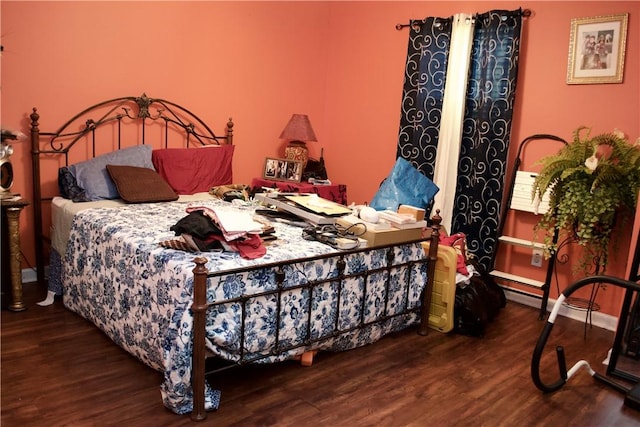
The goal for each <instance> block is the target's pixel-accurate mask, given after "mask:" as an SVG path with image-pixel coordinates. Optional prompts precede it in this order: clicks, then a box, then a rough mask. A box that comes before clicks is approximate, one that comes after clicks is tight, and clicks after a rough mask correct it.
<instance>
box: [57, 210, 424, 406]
mask: <svg viewBox="0 0 640 427" xmlns="http://www.w3.org/2000/svg"><path fill="white" fill-rule="evenodd" d="M191 204H192V205H193V204H194V203H191ZM195 204H196V205H198V206H208V207H214V206H230V204H228V203H226V202H222V201H217V200H214V201H204V202H197V203H195ZM187 206H189V204H188V203H184V202H172V203H162V204H139V205H127V206H124V207H119V208H93V209H87V210H84V211H81V212H79V213H78V214H76V215H75V217H74V220H73V225H72V227H71V233H70V237H69V242H68V245H67V251H66V253H65V256H64V258H65V259H64V261H65V262H64V267H63V271H62V282H63V284H64V298H63V300H64V304H65V305H66V307H67V308H68V309H70V310H72V311H74V312H76V313H78V314H80V315H81V316H83V317H85V318H86V319H88V320H90V321H91V322H93V323H94V324H95V325H96V326H98V327H99V328H100V329H101V330H102V331H104V332H105V333H106V334H107V335H108V336H109V337H110V338H111V339H112V340H113V341H114V342H115V343H117V344H118V345H119V346H121V347H122V348H124V349H125V350H126V351H128V352H129V353H131V354H132V355H134V356H136V357H137V358H138V359H140V360H141V361H142V362H144V363H145V364H146V365H148V366H150V367H152V368H154V369H156V370H159V371H161V372H163V373H164V382H163V384H162V385H161V392H162V398H163V402H164V404H165V406H166V407H168V408H169V409H171V410H172V411H174V412H176V413H180V414H182V413H188V412H190V411H191V410H192V406H193V405H192V403H193V401H192V397H193V396H192V390H191V386H190V383H191V355H192V348H193V346H192V325H193V317H192V313H191V310H190V307H191V304H192V295H193V292H192V291H193V273H192V270H193V268H194V266H195V264H194V262H193V259H194V258H195V256H196V255H197V256H203V257H205V258H207V260H208V262H207V268H208V269H209V271H212V272H225V271H228V270H234V269H238V268H246V267H251V266H256V265H263V264H269V263H273V262H279V261H285V260H292V259H300V258H304V257H312V256H315V255H322V254H331V253H335V254H336V257H329V258H325V259H321V260H314V261H301V262H297V263H295V264H293V265H288V266H287V267H286V268H285V282H284V288H285V290H284V291H283V292H282V295H281V297H280V306H279V307H280V308H279V310H280V315H276V312H277V311H278V308H277V307H278V306H277V300H278V297H277V296H274V295H271V294H267V295H263V296H256V297H255V298H250V299H249V303H248V309H247V311H246V313H245V314H244V317H245V333H244V341H243V342H240V337H241V336H242V334H241V333H240V326H241V317H242V314H241V313H242V312H241V309H240V307H239V304H238V303H224V301H225V300H228V299H231V298H235V297H239V296H243V295H255V294H258V293H261V292H264V291H266V290H270V289H274V288H275V286H276V285H275V283H274V280H273V277H274V274H273V271H272V269H259V270H252V271H250V272H244V273H242V272H240V273H238V272H234V273H233V274H221V275H220V276H217V277H213V278H210V279H209V281H208V290H207V298H208V300H209V301H210V302H220V301H222V303H220V304H219V305H215V306H213V307H212V308H211V309H210V310H209V311H208V314H207V328H206V335H207V346H208V348H209V349H210V350H211V351H212V352H214V353H215V354H216V355H218V356H220V357H222V358H225V359H228V360H231V361H239V359H240V358H241V357H242V358H244V359H245V360H244V361H246V360H247V358H256V357H260V355H265V354H266V355H269V354H273V353H272V352H271V353H270V351H272V349H273V346H274V344H275V341H276V339H275V337H274V333H273V332H274V331H275V328H276V323H278V322H279V323H280V328H281V329H280V333H279V336H278V340H277V341H278V343H279V344H278V345H279V346H282V345H283V344H285V345H293V346H295V345H296V344H301V343H304V342H309V340H311V341H312V342H313V343H314V344H313V345H307V346H304V345H303V346H302V347H299V348H297V349H293V350H288V351H285V352H283V353H280V354H277V355H276V356H270V357H266V358H263V359H261V360H260V361H261V362H275V361H279V360H285V359H288V358H291V357H293V356H295V355H297V354H300V353H302V352H303V351H305V350H310V349H327V350H344V349H348V348H354V347H358V346H362V345H365V344H368V343H371V342H374V341H376V340H378V339H379V338H381V337H382V336H384V335H385V334H386V333H389V332H391V331H395V330H399V329H402V328H405V327H407V326H409V325H412V324H415V323H416V322H417V321H418V316H417V315H416V314H409V315H406V316H402V317H397V318H391V319H389V320H388V321H385V322H382V323H381V324H371V325H369V323H370V322H372V321H374V320H376V319H378V318H381V317H382V316H387V315H388V314H389V313H394V312H395V311H398V312H400V311H401V310H403V309H405V308H406V307H407V306H409V307H418V306H419V305H420V292H421V291H422V289H423V287H424V284H425V283H426V264H420V265H419V267H415V266H414V267H413V268H412V269H413V270H415V271H405V270H407V269H410V268H409V267H403V268H398V269H395V270H392V271H391V273H390V274H389V275H388V274H387V273H373V274H366V275H360V276H357V275H354V276H353V277H350V278H348V279H345V280H344V284H343V289H342V290H340V291H338V283H337V281H325V282H322V283H321V284H320V285H318V286H317V287H314V288H313V291H310V290H309V289H299V288H295V287H294V286H295V285H297V284H300V283H305V282H312V281H318V280H321V279H327V278H333V277H335V275H336V274H337V267H336V262H337V259H338V258H337V257H338V256H339V255H340V253H339V251H337V250H335V249H333V248H331V247H329V246H327V245H324V244H321V243H318V242H313V241H307V240H304V239H302V231H301V228H299V227H294V226H290V225H286V224H281V223H274V227H275V229H276V235H277V237H278V239H277V240H275V241H273V242H270V243H269V245H268V248H267V254H266V255H265V256H263V257H261V258H258V259H254V260H247V259H243V258H241V257H240V256H239V255H238V254H237V253H233V252H203V253H198V254H193V253H188V252H183V251H179V250H172V249H165V248H163V247H161V246H160V245H159V242H161V241H163V240H167V239H171V238H175V236H174V234H173V232H171V231H169V228H170V227H171V226H172V225H174V224H175V223H176V222H177V221H178V220H179V219H181V218H182V217H184V216H185V215H186V211H185V210H186V208H187ZM236 208H237V209H243V210H249V211H250V210H253V209H254V207H251V206H243V207H236ZM388 250H392V251H394V261H393V265H396V263H397V264H400V263H402V262H404V261H407V260H413V259H424V257H425V255H424V252H423V249H422V247H421V245H420V244H409V245H401V246H397V247H395V248H391V249H388ZM386 251H387V249H384V250H383V249H378V250H371V251H367V252H365V253H356V254H349V255H348V256H347V257H346V271H345V273H346V274H355V273H358V272H364V271H368V270H375V269H376V268H378V267H380V266H384V265H385V264H386V263H387V262H388V258H387V256H386ZM288 288H291V289H288ZM385 293H388V299H385V298H384V295H385ZM310 299H311V301H309V300H310ZM383 301H386V302H383ZM363 304H364V307H365V310H364V314H363V315H361V314H360V313H361V310H360V308H361V307H362V306H363ZM308 307H311V310H312V313H311V315H309V313H308ZM363 316H364V319H362V318H361V317H363ZM336 325H338V328H339V330H340V331H346V332H345V333H342V334H340V335H339V336H337V337H333V338H331V333H332V332H333V333H334V335H335V327H336ZM303 331H310V334H311V335H310V336H306V332H303ZM324 337H327V338H326V339H324ZM278 348H281V347H278ZM241 349H242V352H241V351H240V350H241ZM219 399H220V392H219V391H217V390H213V389H211V388H210V387H209V386H207V390H206V401H205V404H206V408H207V409H215V408H217V407H218V404H219Z"/></svg>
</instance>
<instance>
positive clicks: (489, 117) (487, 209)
mask: <svg viewBox="0 0 640 427" xmlns="http://www.w3.org/2000/svg"><path fill="white" fill-rule="evenodd" d="M521 25H522V11H521V10H516V11H503V10H494V11H490V12H487V13H483V14H481V15H477V16H476V23H475V29H474V41H473V50H472V55H471V65H470V71H469V74H470V75H469V84H468V86H467V99H466V105H465V117H464V123H463V135H462V143H461V147H460V158H459V163H458V180H457V185H456V197H455V201H454V210H453V212H454V213H453V218H452V226H451V228H452V232H464V233H465V234H466V235H467V245H468V249H469V251H470V252H471V253H473V254H474V255H475V256H476V257H477V258H478V259H479V261H480V264H482V265H483V266H484V267H485V268H487V269H489V268H490V267H491V265H490V263H491V258H492V254H493V251H494V250H495V247H496V243H497V242H496V241H497V230H498V221H499V216H500V208H501V205H502V195H503V193H504V185H505V176H506V168H507V154H508V150H509V140H510V135H511V122H512V117H513V106H514V103H515V90H516V81H517V75H518V58H519V51H520V30H521Z"/></svg>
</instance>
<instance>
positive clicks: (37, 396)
mask: <svg viewBox="0 0 640 427" xmlns="http://www.w3.org/2000/svg"><path fill="white" fill-rule="evenodd" d="M45 292H46V291H45V290H44V289H43V287H41V286H37V285H35V284H26V285H25V296H26V300H27V303H28V310H27V311H25V312H21V313H13V312H8V311H4V310H3V311H2V324H1V332H2V335H1V339H2V342H1V345H2V361H1V362H2V368H1V369H2V371H1V375H2V377H1V381H2V382H1V394H2V398H1V405H2V418H1V420H0V422H1V424H2V427H11V426H62V425H64V426H103V425H116V424H118V425H127V426H146V425H153V426H179V425H192V422H191V421H190V419H189V417H188V416H179V415H175V414H173V413H172V412H170V411H168V410H167V409H165V408H164V406H163V405H162V401H161V398H160V389H159V387H160V383H161V380H162V378H161V374H160V373H158V372H155V371H153V370H151V369H150V368H147V367H146V366H144V365H142V364H141V363H140V362H138V361H137V360H136V359H134V358H132V357H130V356H129V355H127V354H126V353H125V352H124V351H123V350H121V349H120V348H119V347H117V346H116V345H115V344H113V343H112V342H111V341H109V339H108V338H106V336H105V335H103V334H102V333H101V332H100V331H98V330H97V328H95V327H94V326H92V325H91V324H89V323H88V322H87V321H85V320H83V319H81V318H80V317H78V316H77V315H75V314H73V313H71V312H69V311H67V310H66V309H65V308H64V307H63V305H62V303H61V302H59V301H58V302H56V303H55V304H54V305H53V306H50V307H39V306H37V305H35V302H37V301H39V300H40V299H42V298H43V297H44V293H45ZM543 324H544V322H542V321H539V320H537V312H536V310H535V309H533V308H529V307H524V306H520V305H517V304H515V303H509V304H508V306H507V308H505V309H504V310H503V311H502V312H501V313H500V315H499V317H498V318H497V319H496V320H495V322H494V323H492V324H491V326H490V328H489V329H488V331H487V334H486V336H485V337H483V338H470V337H466V336H462V335H455V334H441V333H439V332H436V331H431V332H430V334H429V335H428V336H426V337H421V336H418V335H417V334H416V332H415V329H410V330H407V331H404V332H402V333H398V334H394V335H392V336H388V337H386V338H384V339H382V340H381V341H379V342H377V343H375V344H373V345H370V346H367V347H364V348H360V349H356V350H352V351H348V352H344V353H320V354H319V355H318V356H317V357H316V359H315V361H314V365H313V366H311V367H308V368H305V367H302V366H300V365H298V364H297V363H295V362H285V363H280V364H276V365H266V366H249V367H243V368H238V369H233V370H230V371H227V372H225V373H223V374H220V375H218V376H216V377H214V378H211V383H212V385H213V386H214V387H215V388H219V389H221V390H222V403H221V406H220V409H219V410H218V411H216V412H210V413H209V414H208V419H207V420H206V421H205V422H204V423H202V424H204V425H209V424H211V425H213V424H216V425H224V426H227V425H238V426H251V425H256V426H258V425H278V426H287V425H296V426H298V425H317V426H345V425H349V426H374V425H375V426H405V425H420V426H424V425H433V426H450V425H456V426H466V425H468V426H549V425H557V426H626V425H634V424H636V425H638V424H640V412H638V411H635V410H633V409H630V408H628V407H626V406H624V405H623V400H624V399H623V398H624V395H623V394H621V393H620V392H618V391H615V390H613V389H612V388H610V387H608V386H606V385H604V384H602V383H600V382H597V381H595V380H594V379H593V378H591V377H590V376H589V375H588V373H587V372H586V371H582V372H579V373H578V374H577V375H576V376H574V377H573V378H571V379H570V381H569V382H568V383H567V384H566V385H565V387H564V388H562V389H561V390H560V391H558V392H556V393H554V394H551V395H543V394H542V393H541V392H540V391H539V390H538V389H536V388H535V386H534V385H533V383H532V381H531V377H530V360H531V354H532V351H533V348H534V345H535V342H536V340H537V338H538V336H539V333H540V330H541V328H542V327H543ZM612 338H613V334H612V333H611V332H609V331H605V330H601V329H598V328H591V329H590V330H589V333H588V337H587V339H586V341H584V340H583V325H582V324H581V323H580V322H576V321H572V320H568V319H564V318H562V319H559V320H558V321H557V322H556V325H555V326H554V330H553V335H552V339H550V341H549V344H548V346H547V347H548V348H550V349H553V348H555V346H556V345H558V344H562V345H563V346H564V347H565V349H566V353H567V359H568V365H569V367H571V366H572V365H573V363H575V361H577V360H579V359H585V360H587V361H589V363H590V364H591V365H592V367H593V368H594V369H596V370H598V371H600V372H603V373H604V366H603V365H602V364H601V362H602V360H603V359H604V357H605V356H606V353H607V350H608V348H609V346H610V345H611V342H612ZM545 359H546V358H545ZM543 372H544V373H545V376H547V377H548V381H546V382H552V381H554V380H556V379H557V378H558V370H557V367H556V363H555V357H549V360H548V361H547V360H545V362H544V366H543Z"/></svg>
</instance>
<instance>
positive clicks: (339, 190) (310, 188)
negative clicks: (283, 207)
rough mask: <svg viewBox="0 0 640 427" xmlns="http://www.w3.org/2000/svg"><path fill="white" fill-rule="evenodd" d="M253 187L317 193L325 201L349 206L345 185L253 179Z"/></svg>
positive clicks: (288, 191) (287, 191)
mask: <svg viewBox="0 0 640 427" xmlns="http://www.w3.org/2000/svg"><path fill="white" fill-rule="evenodd" d="M251 187H253V188H255V187H267V188H277V189H278V190H280V191H282V192H286V193H315V194H317V195H318V196H320V197H322V198H323V199H327V200H331V201H332V202H336V203H340V204H341V205H346V204H347V186H346V185H344V184H330V185H316V184H309V183H308V182H288V181H272V180H270V179H263V178H253V181H251Z"/></svg>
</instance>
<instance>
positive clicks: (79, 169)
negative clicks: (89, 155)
mask: <svg viewBox="0 0 640 427" xmlns="http://www.w3.org/2000/svg"><path fill="white" fill-rule="evenodd" d="M152 151H153V147H152V146H150V145H137V146H135V147H129V148H123V149H121V150H117V151H113V152H111V153H106V154H102V155H100V156H97V157H94V158H93V159H89V160H85V161H84V162H80V163H76V164H73V165H71V166H69V167H68V171H69V172H70V173H71V175H72V176H73V177H74V178H75V180H76V185H77V187H79V188H80V189H81V190H84V196H85V197H84V198H85V200H87V201H94V200H103V199H117V198H119V197H120V195H119V193H118V189H117V188H116V186H115V184H114V183H113V181H112V180H111V177H110V176H109V172H108V171H107V165H108V164H109V165H122V166H137V167H141V168H148V169H153V170H155V169H154V167H153V163H152V161H151V153H152Z"/></svg>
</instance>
